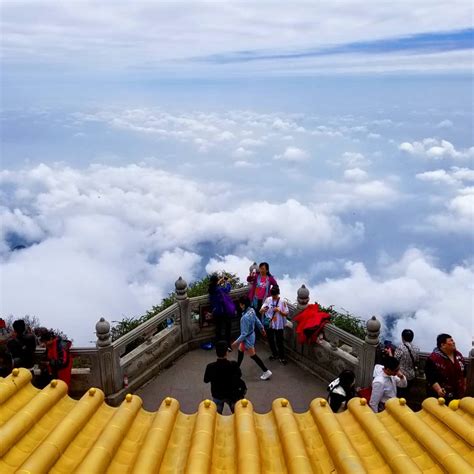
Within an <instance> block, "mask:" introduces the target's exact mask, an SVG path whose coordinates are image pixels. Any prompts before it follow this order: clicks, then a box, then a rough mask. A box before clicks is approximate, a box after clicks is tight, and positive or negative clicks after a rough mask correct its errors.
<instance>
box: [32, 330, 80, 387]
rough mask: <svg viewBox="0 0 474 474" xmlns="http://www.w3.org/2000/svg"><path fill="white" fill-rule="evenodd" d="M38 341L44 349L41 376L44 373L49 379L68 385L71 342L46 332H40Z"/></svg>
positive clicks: (70, 368)
mask: <svg viewBox="0 0 474 474" xmlns="http://www.w3.org/2000/svg"><path fill="white" fill-rule="evenodd" d="M40 341H41V344H42V345H44V346H45V347H46V360H45V363H44V364H43V367H42V369H43V374H42V375H45V373H46V375H48V376H49V378H50V379H60V380H62V381H63V382H66V384H67V385H69V384H70V382H71V370H72V357H71V354H70V349H71V341H68V340H67V339H63V338H62V337H61V336H56V335H55V334H53V333H52V331H48V330H46V331H42V332H41V335H40Z"/></svg>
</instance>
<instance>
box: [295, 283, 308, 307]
mask: <svg viewBox="0 0 474 474" xmlns="http://www.w3.org/2000/svg"><path fill="white" fill-rule="evenodd" d="M297 301H298V306H306V305H307V304H308V303H309V290H308V288H306V286H304V285H301V288H300V289H299V290H298V291H297Z"/></svg>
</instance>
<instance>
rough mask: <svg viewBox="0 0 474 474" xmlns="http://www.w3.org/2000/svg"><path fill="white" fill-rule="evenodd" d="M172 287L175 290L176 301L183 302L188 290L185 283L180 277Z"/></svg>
mask: <svg viewBox="0 0 474 474" xmlns="http://www.w3.org/2000/svg"><path fill="white" fill-rule="evenodd" d="M174 287H175V289H176V299H177V300H184V299H186V298H187V296H188V294H187V289H188V284H187V283H186V281H185V280H183V278H182V277H179V278H178V279H177V280H176V282H175V284H174Z"/></svg>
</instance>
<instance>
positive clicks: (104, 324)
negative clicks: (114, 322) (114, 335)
mask: <svg viewBox="0 0 474 474" xmlns="http://www.w3.org/2000/svg"><path fill="white" fill-rule="evenodd" d="M95 333H96V335H97V342H96V343H95V344H96V346H97V347H107V346H110V344H111V340H110V323H109V322H108V321H106V320H105V319H104V318H100V319H99V321H97V324H96V325H95Z"/></svg>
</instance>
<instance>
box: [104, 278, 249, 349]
mask: <svg viewBox="0 0 474 474" xmlns="http://www.w3.org/2000/svg"><path fill="white" fill-rule="evenodd" d="M222 275H225V276H227V278H228V280H229V283H230V284H231V286H232V288H234V289H235V288H242V287H243V286H244V284H243V283H242V282H241V281H240V279H239V278H238V277H237V275H235V274H233V273H228V272H223V273H222ZM209 278H210V275H206V276H205V277H204V278H201V279H200V280H196V281H195V282H193V283H191V284H190V285H189V286H188V289H187V292H188V296H189V297H190V298H193V297H195V296H202V295H207V290H208V287H209ZM175 301H176V293H175V292H174V291H173V292H172V293H170V294H169V295H168V296H166V297H165V298H163V299H162V300H161V303H160V304H158V305H156V306H153V307H152V308H151V309H150V310H148V311H147V312H146V313H145V314H144V315H142V316H138V317H125V318H123V319H122V320H121V321H118V322H117V323H116V324H115V325H114V326H113V327H112V329H111V334H112V340H113V341H115V340H116V339H118V338H119V337H122V336H124V335H125V334H127V333H128V332H130V331H131V330H132V329H135V328H136V327H137V326H140V324H142V323H144V322H145V321H148V320H149V319H151V318H152V317H153V316H155V315H157V314H158V313H161V312H162V311H163V310H165V309H166V308H169V307H170V306H171V305H172V304H173V303H174V302H175ZM161 325H162V327H158V328H157V332H158V331H161V330H162V329H164V328H165V327H166V321H163V322H162V323H161ZM139 339H140V338H137V341H134V345H135V347H138V346H139V345H140V344H141V343H142V342H144V341H143V340H142V341H140V340H139ZM130 350H132V349H130V348H129V347H127V352H128V351H130Z"/></svg>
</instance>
